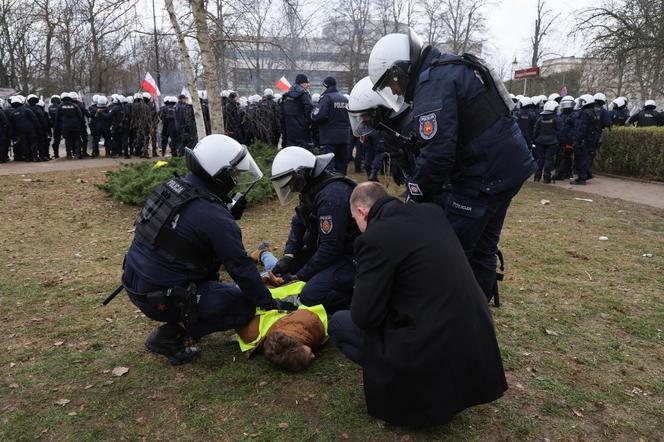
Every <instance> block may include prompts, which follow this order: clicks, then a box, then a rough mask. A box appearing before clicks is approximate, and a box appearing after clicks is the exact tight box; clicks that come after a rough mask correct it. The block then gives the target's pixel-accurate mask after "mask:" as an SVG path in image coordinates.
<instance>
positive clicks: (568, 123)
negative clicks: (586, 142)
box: [557, 109, 577, 147]
mask: <svg viewBox="0 0 664 442" xmlns="http://www.w3.org/2000/svg"><path fill="white" fill-rule="evenodd" d="M576 117H577V113H576V112H574V111H572V110H571V109H570V111H563V112H562V113H561V114H560V115H558V117H557V118H558V121H559V124H560V131H559V132H558V139H559V140H560V144H562V145H563V147H564V146H566V145H570V146H571V145H574V124H575V120H576Z"/></svg>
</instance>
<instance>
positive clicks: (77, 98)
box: [69, 91, 79, 101]
mask: <svg viewBox="0 0 664 442" xmlns="http://www.w3.org/2000/svg"><path fill="white" fill-rule="evenodd" d="M69 98H71V99H72V100H76V101H78V100H79V97H78V92H76V91H72V92H70V93H69Z"/></svg>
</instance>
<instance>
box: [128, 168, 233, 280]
mask: <svg viewBox="0 0 664 442" xmlns="http://www.w3.org/2000/svg"><path fill="white" fill-rule="evenodd" d="M198 198H203V199H207V200H208V201H211V202H213V203H217V204H219V205H221V206H223V203H222V202H221V200H219V199H218V198H217V197H215V196H214V195H212V194H211V193H208V192H205V191H202V190H200V189H198V188H197V187H195V186H193V185H192V184H190V183H188V182H187V181H185V180H184V179H182V178H171V179H170V180H168V181H166V182H163V183H161V184H160V185H159V186H157V188H156V189H155V190H154V191H153V192H152V194H151V195H150V196H149V197H148V200H147V201H146V203H145V205H144V206H143V209H141V212H140V213H139V214H138V217H137V218H136V222H135V223H134V225H135V226H136V231H135V238H136V240H138V241H139V242H140V243H141V244H144V245H146V246H148V247H150V248H151V249H153V250H154V249H155V248H159V249H160V250H161V251H163V252H164V255H165V256H166V258H167V259H168V260H169V262H173V261H175V259H176V258H178V259H181V260H183V261H184V262H185V263H186V265H187V267H188V269H189V270H190V271H192V272H194V273H198V274H201V276H205V275H206V274H207V273H208V270H211V269H207V267H206V266H207V264H208V263H207V262H206V261H204V260H202V259H201V256H200V255H199V254H198V253H197V252H198V251H197V250H193V249H192V247H191V244H190V243H189V242H188V241H187V240H185V239H184V238H182V237H181V236H180V235H178V234H177V233H176V231H175V227H176V226H177V222H178V219H179V217H180V212H181V211H182V209H183V208H184V207H185V206H186V205H187V204H188V203H190V202H191V201H193V200H195V199H198Z"/></svg>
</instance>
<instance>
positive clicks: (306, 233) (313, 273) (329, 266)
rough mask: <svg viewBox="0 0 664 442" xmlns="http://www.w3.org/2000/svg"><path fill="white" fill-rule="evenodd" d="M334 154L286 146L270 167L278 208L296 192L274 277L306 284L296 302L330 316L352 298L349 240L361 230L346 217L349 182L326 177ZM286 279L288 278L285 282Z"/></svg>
mask: <svg viewBox="0 0 664 442" xmlns="http://www.w3.org/2000/svg"><path fill="white" fill-rule="evenodd" d="M333 159H334V154H331V153H328V154H325V155H319V156H315V155H314V154H312V153H311V152H309V151H308V150H306V149H303V148H301V147H297V146H290V147H287V148H285V149H282V150H280V151H279V153H278V154H277V156H276V157H275V158H274V162H273V163H272V177H271V178H270V179H271V180H272V185H273V186H274V188H275V190H276V192H277V196H278V197H279V200H280V202H281V204H282V205H284V204H286V203H287V202H288V201H290V199H291V198H292V197H293V196H294V195H295V194H298V193H299V196H300V204H299V205H298V207H297V208H296V209H295V215H294V216H293V219H292V221H291V230H290V234H289V235H288V241H287V242H286V248H285V250H284V257H283V258H281V259H280V260H279V261H278V262H277V264H276V266H275V267H274V268H273V269H272V272H273V273H275V274H277V275H289V274H290V275H295V277H296V278H297V279H299V280H301V281H306V282H307V284H306V285H305V287H304V289H303V291H302V293H301V294H300V301H301V302H302V303H303V304H304V305H308V306H313V305H317V304H323V306H324V307H325V310H326V311H327V312H328V313H329V312H334V311H337V310H339V309H343V308H348V306H349V304H350V299H351V296H352V293H353V280H354V279H355V265H354V264H353V241H354V240H355V238H356V237H357V236H358V235H359V230H358V229H357V226H356V225H355V223H354V222H353V220H352V217H351V214H350V206H349V201H350V195H351V193H352V192H353V189H354V188H355V185H356V184H355V182H354V181H352V180H351V179H349V178H347V177H345V176H343V175H340V174H336V173H334V172H330V171H328V170H326V169H327V167H328V166H329V165H330V163H331V162H332V161H333ZM286 279H289V277H287V278H286Z"/></svg>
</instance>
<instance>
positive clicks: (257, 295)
mask: <svg viewBox="0 0 664 442" xmlns="http://www.w3.org/2000/svg"><path fill="white" fill-rule="evenodd" d="M184 179H185V180H186V181H188V182H189V183H191V184H193V185H194V186H196V187H198V188H199V189H202V190H206V191H208V192H209V189H208V188H207V187H206V186H205V184H204V183H203V181H201V180H200V179H199V178H198V177H196V176H195V175H193V174H191V173H189V174H187V175H185V177H184ZM175 233H176V234H177V235H179V236H181V237H182V238H184V239H185V240H186V241H187V243H188V244H190V245H191V247H192V250H193V251H194V252H195V254H196V255H197V256H199V257H200V258H201V261H204V262H206V263H207V265H206V268H207V269H209V271H210V273H209V275H207V277H205V278H203V279H202V280H217V279H218V273H217V272H218V269H219V267H220V266H221V265H223V266H224V268H225V269H226V271H228V274H229V275H230V276H231V278H233V281H234V282H235V283H236V284H237V285H238V286H239V287H240V289H241V290H242V293H244V295H245V296H246V297H247V298H249V299H250V300H251V301H252V302H253V303H254V304H255V305H257V306H270V305H271V304H272V296H271V295H270V292H269V291H268V290H267V288H265V285H264V284H263V282H262V281H261V277H260V274H259V273H258V270H257V269H256V265H255V264H254V262H253V260H252V259H251V258H250V257H249V256H248V255H247V252H246V250H245V249H244V245H243V244H242V232H241V231H240V227H239V226H238V225H237V223H236V222H235V220H234V219H233V216H232V215H231V214H230V212H229V211H228V210H227V209H226V208H225V207H224V206H222V205H220V204H217V203H214V202H212V201H210V200H206V199H202V198H199V199H195V200H193V201H191V202H189V203H188V204H187V205H185V206H184V208H183V209H182V210H181V211H180V216H179V218H178V221H177V224H176V227H175ZM129 275H131V276H129ZM122 280H123V284H129V283H130V282H131V281H138V283H134V286H133V287H132V286H129V287H128V288H129V289H130V290H132V291H135V292H139V293H145V292H149V291H155V290H160V289H166V288H169V287H174V286H178V287H186V286H187V284H188V283H189V282H192V280H193V282H196V281H200V280H201V278H193V279H192V277H191V271H190V270H188V267H187V265H186V263H185V262H184V261H180V260H178V259H176V260H175V261H174V262H170V261H169V260H168V259H167V258H166V257H165V255H164V254H163V252H162V251H161V250H160V249H159V247H156V248H155V249H154V250H153V249H150V247H148V246H146V245H144V244H142V243H140V242H139V241H137V240H136V239H135V238H134V240H133V242H132V243H131V246H130V247H129V251H128V252H127V258H126V262H125V274H124V275H123V278H122Z"/></svg>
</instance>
